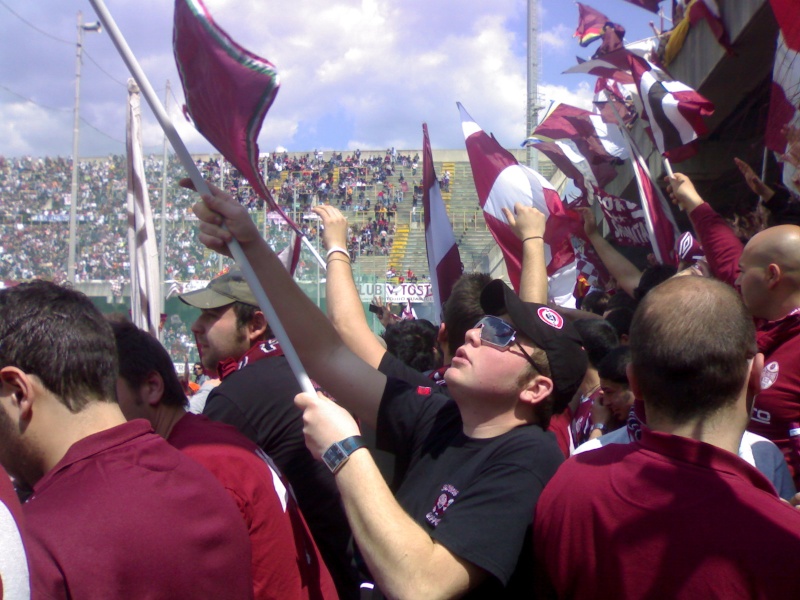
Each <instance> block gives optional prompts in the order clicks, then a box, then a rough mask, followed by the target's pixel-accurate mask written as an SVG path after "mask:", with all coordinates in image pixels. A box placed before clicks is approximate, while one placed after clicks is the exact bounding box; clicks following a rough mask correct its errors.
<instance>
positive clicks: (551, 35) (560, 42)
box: [539, 23, 574, 52]
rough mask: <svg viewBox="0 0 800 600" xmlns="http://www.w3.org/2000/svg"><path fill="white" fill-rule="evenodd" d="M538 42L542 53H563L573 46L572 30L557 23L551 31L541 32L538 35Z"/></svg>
mask: <svg viewBox="0 0 800 600" xmlns="http://www.w3.org/2000/svg"><path fill="white" fill-rule="evenodd" d="M539 40H540V41H541V44H542V50H543V51H544V52H547V51H548V50H551V51H563V50H565V49H567V48H568V47H571V46H572V45H573V44H574V38H573V37H572V30H571V29H570V28H569V27H567V26H566V25H564V24H563V23H559V24H558V25H556V26H555V27H554V28H553V29H550V30H548V31H543V32H542V33H541V34H540V35H539Z"/></svg>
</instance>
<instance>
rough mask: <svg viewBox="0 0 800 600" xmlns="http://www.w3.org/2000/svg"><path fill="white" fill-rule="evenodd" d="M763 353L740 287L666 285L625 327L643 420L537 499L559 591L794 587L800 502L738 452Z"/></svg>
mask: <svg viewBox="0 0 800 600" xmlns="http://www.w3.org/2000/svg"><path fill="white" fill-rule="evenodd" d="M763 363H764V358H763V355H761V354H758V353H757V349H756V344H755V330H754V327H753V323H752V320H751V319H750V316H749V314H748V313H747V310H746V309H745V307H744V305H743V304H742V302H741V301H740V299H739V298H738V296H737V294H736V292H735V291H734V290H733V289H731V288H730V287H728V286H726V285H725V284H723V283H721V282H718V281H715V280H710V279H706V278H700V277H681V278H677V279H672V280H670V281H668V282H666V283H663V284H661V285H660V286H658V287H657V288H655V289H654V290H652V291H650V293H649V294H648V295H647V296H646V297H645V299H644V300H643V302H642V304H641V305H640V306H639V308H638V310H637V313H636V317H635V318H634V322H633V325H632V327H631V365H630V367H629V370H628V380H629V383H630V387H631V390H632V391H633V392H634V394H635V396H636V397H637V398H641V399H642V400H643V402H644V407H645V411H646V412H647V426H645V427H643V428H642V432H641V439H640V440H639V441H636V442H633V443H631V444H626V445H619V444H610V445H608V446H605V447H603V448H601V449H598V450H594V451H592V452H585V453H583V454H580V455H578V456H575V457H573V458H571V459H570V460H569V461H567V462H566V463H564V465H563V466H562V467H561V469H559V471H558V473H556V475H555V477H553V479H552V480H551V481H550V484H549V485H548V486H547V488H546V489H545V491H544V493H543V494H542V497H541V499H540V501H539V504H538V505H537V507H536V515H535V521H534V540H535V549H536V557H537V560H538V561H539V562H538V563H537V565H538V566H540V567H541V568H542V570H543V571H544V573H545V578H546V579H547V580H549V583H550V585H551V589H550V593H543V594H541V595H542V596H543V597H558V598H597V597H607V598H623V599H625V598H653V597H660V598H711V597H714V598H788V597H793V596H795V595H796V592H797V584H796V581H795V580H794V578H793V577H791V576H790V575H789V574H790V573H795V572H797V569H798V568H800V514H799V513H798V512H797V511H796V509H794V508H792V507H791V506H789V505H788V503H784V502H782V501H781V500H780V499H779V498H778V496H777V494H776V492H775V488H774V487H773V486H772V484H771V483H770V482H769V480H767V479H766V477H764V476H763V475H762V474H761V473H760V472H759V471H757V470H756V469H755V468H753V467H751V466H750V465H749V464H747V463H746V462H745V461H743V460H742V459H740V458H739V457H738V456H737V455H736V453H737V451H738V449H739V444H740V441H741V439H742V434H743V432H744V429H745V427H746V426H747V423H748V420H749V414H750V405H751V403H752V399H753V396H754V394H755V393H756V392H757V391H758V390H759V380H760V377H761V369H762V368H763Z"/></svg>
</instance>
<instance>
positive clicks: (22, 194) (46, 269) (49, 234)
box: [0, 149, 419, 288]
mask: <svg viewBox="0 0 800 600" xmlns="http://www.w3.org/2000/svg"><path fill="white" fill-rule="evenodd" d="M325 155H327V156H328V158H327V159H325V158H324V156H325ZM197 165H198V167H199V168H200V170H201V172H202V173H203V175H204V176H205V177H206V178H207V179H209V180H210V181H212V182H214V183H215V184H217V185H218V186H220V187H222V188H224V189H226V190H227V191H229V192H231V193H232V194H234V195H235V196H236V197H237V198H239V200H240V201H241V202H242V203H243V204H244V205H246V206H247V207H248V208H249V209H251V210H252V211H254V213H256V214H258V216H259V217H260V218H261V219H262V220H263V216H262V215H263V210H264V202H263V200H261V199H260V198H259V197H258V196H257V195H256V193H255V192H254V191H253V189H252V188H251V187H250V185H249V184H248V183H247V181H246V180H245V179H244V178H243V177H242V176H241V175H240V174H239V172H238V171H237V170H236V169H235V168H233V167H232V166H231V165H229V164H228V163H227V162H225V161H223V160H217V159H213V158H209V159H208V160H201V159H199V160H197ZM144 166H145V176H146V179H147V181H148V186H149V195H150V203H151V207H152V210H153V214H154V220H155V227H156V235H157V236H160V223H161V193H162V192H161V188H162V183H161V182H162V160H161V157H153V156H151V157H148V158H146V159H145V165H144ZM261 166H262V169H263V172H265V173H266V180H267V185H268V187H269V188H270V189H271V190H272V192H273V197H274V199H275V200H276V202H277V203H278V204H279V205H280V206H281V208H282V209H283V210H284V211H285V212H286V213H287V214H288V215H289V216H290V217H292V218H293V219H294V221H295V222H296V223H298V225H299V226H300V227H301V229H302V231H303V232H304V233H306V234H307V236H308V237H309V239H310V240H311V241H313V240H314V238H315V236H316V233H317V231H316V226H315V221H314V217H313V215H312V214H311V213H310V212H309V209H310V208H311V207H312V206H314V205H315V204H317V203H324V202H330V203H331V204H335V205H337V206H339V207H340V208H341V209H342V210H346V211H350V212H353V213H356V214H355V215H354V218H353V219H352V222H353V223H356V224H358V230H356V231H354V233H353V236H352V242H353V243H352V247H353V252H354V255H357V254H359V253H361V254H367V255H386V254H388V252H389V249H390V248H391V244H392V240H393V235H394V224H393V221H394V218H395V214H396V211H397V205H398V203H400V202H403V200H404V198H405V197H407V195H406V192H408V189H409V185H408V183H407V182H406V181H405V176H404V172H405V171H406V170H410V171H411V173H412V176H413V175H416V172H417V170H418V168H419V156H414V157H413V158H412V157H411V156H404V155H399V154H398V153H397V151H396V150H395V149H388V150H386V152H385V153H382V154H381V153H378V154H375V153H373V154H370V155H369V156H362V154H361V151H360V150H356V151H355V152H354V153H353V154H351V155H347V156H343V155H342V153H335V152H334V153H330V152H328V153H325V154H323V153H322V152H317V151H315V152H313V153H309V154H306V155H302V156H299V157H296V156H290V155H289V154H288V153H285V152H284V153H278V154H272V155H270V156H269V158H266V159H264V160H263V161H262V163H261ZM167 169H168V172H167V186H168V187H167V198H166V203H165V216H166V235H167V240H168V243H167V244H165V252H166V279H167V280H177V281H188V280H198V279H199V280H207V279H210V278H212V277H213V276H214V275H215V274H217V273H218V272H219V270H220V260H219V257H218V256H217V255H215V254H213V253H211V252H209V251H207V250H205V249H203V248H202V247H201V246H200V244H198V243H197V240H196V232H195V229H194V216H193V215H192V213H191V210H190V207H191V205H192V204H193V203H194V201H195V200H194V198H193V195H192V193H191V192H189V191H188V190H184V189H182V188H180V187H178V185H177V181H178V180H179V179H180V178H181V177H183V176H184V175H185V172H184V170H183V168H182V166H181V165H180V163H179V162H178V161H177V160H176V159H175V158H174V157H171V158H170V160H169V161H168V165H167ZM396 175H399V179H398V177H396ZM392 176H395V177H392ZM126 177H127V166H126V164H125V157H124V156H118V155H112V156H108V157H105V158H99V159H84V160H81V161H80V162H79V165H78V200H79V203H78V206H77V225H76V252H75V257H76V260H75V273H76V280H77V281H78V282H85V281H92V280H101V281H112V282H115V285H116V287H117V288H121V286H123V285H124V284H125V283H126V282H127V280H128V278H129V262H128V261H129V258H128V237H127V218H126V210H125V206H126ZM390 177H391V178H392V179H393V180H394V181H391V180H390ZM71 184H72V161H71V160H70V159H68V158H61V157H58V158H52V157H45V158H32V157H21V158H3V157H0V233H2V241H0V281H20V280H25V279H30V278H33V277H44V278H47V279H52V280H54V281H64V280H66V277H67V257H68V252H69V248H68V240H69V213H70V202H71V198H72V194H71ZM414 189H415V190H416V189H418V188H417V187H416V185H415V188H414ZM415 200H416V198H415ZM266 223H267V225H268V228H269V232H268V233H269V235H270V239H271V240H272V241H273V244H274V245H275V246H276V247H282V246H285V245H286V244H288V242H289V230H288V229H287V228H286V227H285V225H284V224H283V222H282V219H281V218H280V217H279V216H278V215H277V214H275V213H270V214H269V215H268V217H267V219H266ZM304 266H305V265H302V264H301V271H302V270H303V268H304Z"/></svg>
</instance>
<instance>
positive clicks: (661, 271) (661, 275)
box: [633, 265, 678, 302]
mask: <svg viewBox="0 0 800 600" xmlns="http://www.w3.org/2000/svg"><path fill="white" fill-rule="evenodd" d="M677 272H678V269H677V267H674V266H672V265H653V266H652V267H647V268H646V269H645V270H644V271H642V276H641V277H640V278H639V285H637V286H636V289H634V290H633V297H634V298H636V300H638V301H639V302H641V301H642V298H644V297H645V296H646V295H647V293H648V292H649V291H650V290H652V289H653V288H654V287H656V286H657V285H660V284H662V283H664V282H665V281H667V280H668V279H671V278H672V277H674V276H675V273H677Z"/></svg>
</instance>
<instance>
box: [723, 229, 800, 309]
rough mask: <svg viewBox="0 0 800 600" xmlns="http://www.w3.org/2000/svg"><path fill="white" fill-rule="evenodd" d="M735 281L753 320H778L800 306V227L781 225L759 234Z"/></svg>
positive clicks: (749, 246) (748, 248) (744, 254)
mask: <svg viewBox="0 0 800 600" xmlns="http://www.w3.org/2000/svg"><path fill="white" fill-rule="evenodd" d="M739 268H740V274H739V277H738V278H737V280H736V282H737V284H738V285H739V288H740V289H741V292H742V299H743V300H744V303H745V304H746V305H747V308H748V310H749V311H750V314H752V315H753V316H754V317H758V318H762V319H769V320H775V319H780V318H782V317H784V316H785V315H787V314H788V313H789V312H790V311H792V310H793V309H795V308H796V307H797V306H800V227H798V226H797V225H778V226H776V227H770V228H769V229H765V230H764V231H762V232H760V233H758V234H756V235H755V236H753V238H752V239H751V240H750V241H749V242H748V243H747V245H746V246H745V248H744V251H743V252H742V255H741V257H740V258H739Z"/></svg>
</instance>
